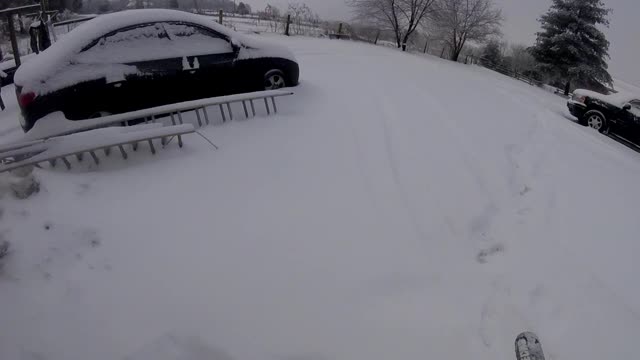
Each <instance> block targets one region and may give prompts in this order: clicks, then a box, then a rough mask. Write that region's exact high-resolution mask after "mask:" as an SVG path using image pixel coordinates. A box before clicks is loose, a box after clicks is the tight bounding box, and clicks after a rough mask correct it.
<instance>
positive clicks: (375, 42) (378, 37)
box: [373, 30, 380, 45]
mask: <svg viewBox="0 0 640 360" xmlns="http://www.w3.org/2000/svg"><path fill="white" fill-rule="evenodd" d="M378 39H380V30H378V33H377V34H376V41H374V42H373V44H374V45H378Z"/></svg>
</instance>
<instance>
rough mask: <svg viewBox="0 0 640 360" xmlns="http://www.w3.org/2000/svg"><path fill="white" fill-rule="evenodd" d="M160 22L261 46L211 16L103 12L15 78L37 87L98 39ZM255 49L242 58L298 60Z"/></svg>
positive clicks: (281, 52) (147, 11)
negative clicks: (190, 26)
mask: <svg viewBox="0 0 640 360" xmlns="http://www.w3.org/2000/svg"><path fill="white" fill-rule="evenodd" d="M161 21H179V22H189V23H194V24H198V25H202V26H205V27H208V28H211V29H213V30H215V31H217V32H219V33H221V34H223V35H225V36H228V37H229V38H230V39H232V41H234V40H236V41H238V40H239V41H240V42H241V43H243V44H245V45H248V46H250V47H256V48H257V47H258V46H260V45H261V43H260V42H257V41H256V40H253V39H250V38H246V37H243V36H242V35H240V34H238V33H236V32H235V31H232V30H230V29H228V28H226V27H224V26H222V25H220V24H218V23H216V22H215V19H214V18H212V17H208V16H204V15H197V14H193V13H188V12H184V11H177V10H166V9H140V10H127V11H121V12H116V13H111V14H106V15H101V16H98V17H97V18H95V19H93V20H90V21H87V22H86V23H84V24H82V25H80V26H79V27H77V28H76V29H74V31H72V32H70V33H69V34H67V35H65V36H64V37H62V38H61V39H60V40H59V41H58V42H56V43H55V44H54V45H52V46H51V47H50V48H48V49H47V50H45V51H44V52H42V53H41V54H40V55H39V56H37V57H34V59H33V60H31V61H29V62H28V63H25V64H23V65H22V66H21V67H20V68H19V70H18V71H17V72H16V75H15V80H14V81H15V83H16V84H17V85H19V86H25V85H30V86H31V87H37V84H38V83H44V82H46V81H47V79H48V78H49V77H51V76H54V75H55V74H56V73H57V72H58V71H59V70H61V69H62V68H64V67H65V66H68V65H70V63H71V59H72V58H73V57H74V56H75V55H76V54H77V53H79V52H80V51H81V50H82V49H83V48H84V47H85V46H87V45H89V44H90V43H91V42H92V41H94V40H95V39H97V38H99V37H101V36H103V35H106V34H108V33H110V32H112V31H116V30H118V29H121V28H125V27H129V26H135V25H138V24H145V23H152V22H161ZM243 50H244V49H243ZM254 50H256V51H248V52H247V51H243V52H241V58H258V57H266V56H276V55H277V56H281V57H284V58H288V59H292V60H294V59H295V58H293V55H292V54H291V53H290V52H289V51H288V50H287V49H283V48H281V47H278V48H277V49H269V50H271V51H267V52H265V51H264V49H260V50H261V51H258V50H259V49H254ZM294 61H295V60H294Z"/></svg>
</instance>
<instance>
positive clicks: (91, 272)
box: [0, 35, 640, 360]
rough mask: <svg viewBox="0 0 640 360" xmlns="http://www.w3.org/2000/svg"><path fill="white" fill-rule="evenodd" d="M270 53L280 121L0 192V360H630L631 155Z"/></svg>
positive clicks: (474, 75) (541, 118)
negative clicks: (276, 72) (285, 94)
mask: <svg viewBox="0 0 640 360" xmlns="http://www.w3.org/2000/svg"><path fill="white" fill-rule="evenodd" d="M265 36H267V35H265ZM267 37H269V38H271V39H273V40H275V41H278V42H280V43H283V44H285V45H287V46H289V47H290V48H291V49H292V50H294V52H295V53H296V55H297V57H298V60H299V61H300V65H301V76H302V83H301V85H300V86H299V87H297V88H295V92H296V95H294V96H292V97H289V98H286V99H283V100H281V101H280V102H279V109H280V113H279V114H278V115H277V116H272V117H257V118H254V119H251V120H239V121H234V122H231V123H226V124H223V125H215V126H210V127H207V128H204V129H203V130H202V133H203V134H204V135H205V136H207V137H208V138H210V139H211V140H212V141H213V142H214V143H215V144H216V145H218V146H219V147H220V150H218V151H216V150H214V149H213V148H212V147H211V145H210V144H208V143H207V142H206V141H205V140H204V139H203V138H201V137H199V136H197V135H191V136H189V137H185V148H183V149H181V150H180V149H178V148H177V146H176V145H175V143H172V144H171V145H170V146H169V147H168V149H166V150H164V151H161V152H159V153H158V154H157V155H155V156H152V155H151V154H149V152H148V151H138V152H137V153H133V154H131V156H130V158H129V159H128V160H126V161H124V160H122V159H119V158H118V157H115V156H111V157H110V158H104V157H102V158H103V163H102V164H101V166H100V167H98V168H95V167H93V166H91V165H89V164H86V165H83V166H79V167H74V169H73V170H72V171H66V170H64V169H63V168H61V167H58V168H56V169H53V170H50V169H47V170H39V169H38V170H36V176H37V177H38V178H39V179H40V180H41V182H42V190H41V192H40V193H39V194H37V195H35V196H33V197H32V198H30V199H28V200H22V201H20V200H15V199H13V198H12V197H11V196H9V194H4V196H3V197H2V199H1V200H0V207H1V211H0V214H1V217H0V237H2V238H4V239H6V240H8V241H10V242H11V245H12V251H11V253H10V255H9V256H8V257H7V258H6V260H5V261H4V265H3V268H2V271H1V273H0V315H1V319H2V324H1V325H0V326H1V330H0V359H7V360H9V359H21V360H36V359H38V360H81V359H83V360H84V359H94V360H113V359H131V360H148V359H157V360H177V359H204V358H206V359H216V360H264V359H272V360H334V359H335V360H365V359H367V360H390V359H394V360H416V359H450V360H454V359H456V360H459V359H460V360H461V359H465V360H468V359H474V360H475V359H481V360H513V359H515V354H514V345H513V341H514V338H515V336H516V335H517V334H518V333H520V332H521V331H525V330H532V331H535V332H536V333H538V334H539V336H540V338H541V340H542V342H543V347H544V350H545V353H546V355H547V360H602V359H634V358H635V357H636V356H638V347H637V344H636V341H637V339H638V338H639V337H640V282H639V281H638V274H639V273H640V262H638V261H637V256H638V254H639V253H640V241H638V239H639V233H640V221H638V213H637V211H638V210H640V191H638V190H637V187H638V184H640V154H638V153H635V152H633V151H632V150H630V149H628V148H626V147H624V146H623V145H620V144H618V143H616V142H614V141H613V140H611V139H609V138H607V137H604V136H602V135H600V134H597V133H596V132H593V131H591V130H589V129H587V128H584V127H582V126H580V125H578V124H576V123H574V122H572V121H571V120H570V119H569V118H568V116H567V115H565V114H566V111H565V103H564V100H563V99H562V98H561V97H557V96H555V95H553V94H550V93H548V92H546V91H543V90H540V89H538V88H535V87H531V86H529V85H526V84H524V83H522V82H519V81H516V80H513V79H510V78H508V77H504V76H502V75H499V74H497V73H494V72H491V71H490V70H487V69H483V68H480V67H475V66H466V65H463V64H457V63H451V62H447V61H443V60H440V59H438V58H433V57H421V56H416V55H410V54H403V53H400V52H397V51H396V50H393V49H388V48H384V47H375V46H371V45H367V44H361V43H353V42H346V41H330V40H322V39H310V38H284V37H278V36H275V35H270V36H267ZM2 95H3V97H4V99H5V101H6V102H7V103H8V106H9V109H8V110H7V111H5V112H2V113H0V135H1V136H0V141H2V142H5V141H9V140H10V139H15V138H17V137H18V136H19V135H20V130H18V120H17V118H16V116H17V111H18V110H17V108H16V105H15V96H14V94H13V88H12V87H6V88H3V89H2ZM191 121H194V122H195V119H191ZM143 150H146V149H143ZM180 355H181V356H182V357H179V356H180Z"/></svg>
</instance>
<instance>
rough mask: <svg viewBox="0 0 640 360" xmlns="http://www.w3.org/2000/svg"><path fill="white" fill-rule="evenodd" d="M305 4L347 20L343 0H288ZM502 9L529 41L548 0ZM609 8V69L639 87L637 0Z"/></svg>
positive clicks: (509, 3) (515, 33)
mask: <svg viewBox="0 0 640 360" xmlns="http://www.w3.org/2000/svg"><path fill="white" fill-rule="evenodd" d="M245 1H246V2H247V3H249V4H251V5H252V6H253V7H254V9H261V8H264V7H265V6H266V5H267V3H271V4H273V5H276V6H278V7H280V8H282V9H285V8H286V4H287V3H288V2H289V1H287V0H245ZM291 1H292V2H303V3H307V5H309V6H310V7H311V8H312V9H313V10H314V11H315V12H317V13H318V14H319V15H320V16H321V17H322V18H323V19H336V20H348V19H349V18H350V17H351V14H350V10H349V7H348V6H346V5H345V1H344V0H291ZM494 1H495V2H496V4H497V5H498V6H499V7H501V8H502V11H503V13H504V15H505V18H506V21H505V24H504V29H503V31H504V37H505V39H506V40H507V41H509V42H520V43H524V44H533V42H534V40H535V33H536V31H538V30H539V28H540V26H539V24H538V22H537V18H538V17H539V16H540V15H542V14H543V13H544V12H546V11H547V9H548V8H549V6H550V4H551V0H494ZM604 2H605V4H606V5H607V6H608V7H609V8H612V9H613V13H612V14H611V16H610V20H611V26H610V28H609V29H605V34H606V35H607V38H608V39H609V41H610V42H611V47H610V49H609V53H610V55H611V61H610V62H609V66H610V72H611V74H612V75H613V76H614V77H617V78H619V79H621V80H625V81H627V82H630V83H633V84H635V85H638V86H640V65H638V63H639V60H640V40H639V39H640V0H604Z"/></svg>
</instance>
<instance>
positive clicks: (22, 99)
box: [18, 92, 36, 108]
mask: <svg viewBox="0 0 640 360" xmlns="http://www.w3.org/2000/svg"><path fill="white" fill-rule="evenodd" d="M35 99H36V94H34V93H32V92H26V93H24V94H20V95H18V104H20V107H21V108H25V107H27V106H29V104H31V103H32V102H33V100H35Z"/></svg>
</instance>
